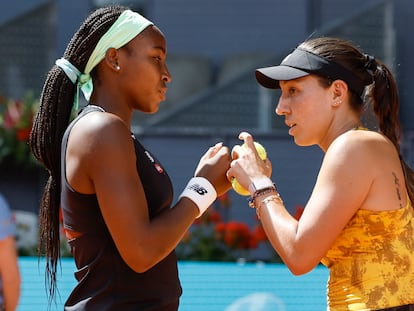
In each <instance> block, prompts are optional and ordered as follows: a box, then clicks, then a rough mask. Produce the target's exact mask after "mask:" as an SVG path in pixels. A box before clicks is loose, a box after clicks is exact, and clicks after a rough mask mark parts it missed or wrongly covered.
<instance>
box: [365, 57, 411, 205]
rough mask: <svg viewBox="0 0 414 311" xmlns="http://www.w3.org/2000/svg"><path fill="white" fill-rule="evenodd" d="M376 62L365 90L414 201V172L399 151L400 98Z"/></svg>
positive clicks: (387, 73)
mask: <svg viewBox="0 0 414 311" xmlns="http://www.w3.org/2000/svg"><path fill="white" fill-rule="evenodd" d="M376 64H377V66H376V70H373V72H372V75H373V80H374V83H373V84H372V85H371V86H369V87H368V89H367V92H368V95H369V96H370V97H371V99H372V105H373V110H374V112H375V114H376V115H377V118H378V126H379V129H380V131H381V132H382V133H383V134H384V135H385V136H387V137H388V138H389V139H390V140H391V141H392V143H393V144H394V146H395V148H396V149H397V151H398V154H399V155H400V160H401V165H402V168H403V172H404V177H405V182H406V185H407V191H408V195H409V197H410V200H411V202H412V203H414V172H413V170H412V169H411V168H410V166H409V165H408V164H407V163H406V162H405V161H404V160H403V159H402V157H401V152H400V140H401V125H400V121H399V116H398V113H399V109H400V100H399V95H398V87H397V83H396V81H395V79H394V76H393V75H392V73H391V71H390V70H389V69H388V68H387V66H386V65H385V64H384V63H382V62H380V61H378V60H377V61H376Z"/></svg>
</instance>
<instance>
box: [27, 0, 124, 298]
mask: <svg viewBox="0 0 414 311" xmlns="http://www.w3.org/2000/svg"><path fill="white" fill-rule="evenodd" d="M124 10H126V8H125V7H121V6H110V7H105V8H100V9H97V10H96V11H94V12H93V13H91V15H89V16H88V17H87V18H86V20H85V21H84V22H83V24H82V25H81V26H80V28H79V30H78V31H77V32H76V33H75V34H74V36H73V37H72V39H71V41H70V42H69V44H68V46H67V48H66V50H65V53H64V55H63V57H64V58H65V59H66V60H68V61H69V62H71V63H72V64H73V65H74V66H75V67H76V68H78V70H79V71H81V72H83V71H84V69H85V67H86V63H87V62H88V59H89V57H90V55H91V54H92V52H93V50H94V48H95V46H96V45H97V43H98V41H99V39H100V38H101V37H102V36H103V35H104V34H105V33H106V32H107V31H108V29H109V28H110V27H111V26H112V24H113V23H114V22H115V21H116V20H117V18H118V17H119V16H120V15H121V13H122V12H123V11H124ZM94 74H96V73H94V72H93V71H92V73H91V75H94ZM75 92H76V85H75V84H73V83H72V82H71V80H70V79H69V78H68V77H67V76H66V74H65V73H64V72H63V70H62V69H60V68H59V67H57V66H56V65H55V66H53V67H52V68H51V69H50V71H49V73H48V74H47V77H46V80H45V83H44V86H43V90H42V93H41V96H40V108H39V110H38V112H37V114H36V117H35V120H34V124H33V127H32V131H31V134H30V140H29V146H30V149H31V152H32V153H33V155H34V157H35V158H36V159H37V160H38V161H39V162H40V163H41V164H42V165H43V166H44V167H45V168H46V170H47V171H48V173H49V178H48V180H47V182H46V186H45V188H44V191H43V195H42V198H41V202H40V210H39V227H40V232H39V240H40V241H39V256H40V255H45V257H46V283H47V288H48V294H49V302H50V301H51V300H52V299H53V297H54V294H55V291H56V268H57V263H58V260H59V258H60V239H59V212H60V191H61V185H60V182H61V179H60V178H61V162H60V161H61V143H62V137H63V134H64V132H65V130H66V128H67V126H68V124H69V122H70V119H71V115H72V106H73V99H74V96H75Z"/></svg>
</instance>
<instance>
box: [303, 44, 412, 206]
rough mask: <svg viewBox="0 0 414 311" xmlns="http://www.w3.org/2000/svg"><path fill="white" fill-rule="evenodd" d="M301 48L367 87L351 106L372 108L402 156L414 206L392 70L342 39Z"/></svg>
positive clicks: (358, 108)
mask: <svg viewBox="0 0 414 311" xmlns="http://www.w3.org/2000/svg"><path fill="white" fill-rule="evenodd" d="M300 47H301V48H303V49H305V50H307V51H309V52H312V53H314V54H317V55H320V56H322V57H324V58H326V59H329V60H331V61H334V62H336V63H338V64H340V65H342V66H343V67H344V68H346V69H348V70H349V71H351V72H352V73H353V74H354V75H355V76H356V77H357V78H358V79H359V80H360V81H361V83H363V84H364V85H367V87H366V88H365V94H363V96H361V94H356V93H355V92H353V91H352V90H351V107H352V108H353V109H354V110H355V111H357V112H359V113H361V112H362V111H363V110H364V108H365V107H364V105H366V104H369V105H372V110H373V111H374V112H375V115H376V116H377V122H378V128H379V130H380V131H381V132H382V133H383V134H384V135H385V136H386V137H387V138H388V139H390V141H391V142H392V143H393V144H394V146H395V148H396V149H397V152H398V154H399V155H400V160H401V165H402V169H403V172H404V177H405V183H406V186H407V191H408V195H409V197H410V200H411V202H412V203H414V172H413V170H412V168H411V167H410V166H409V165H408V164H407V163H406V162H405V161H404V160H403V158H402V157H401V153H400V139H401V124H400V121H399V116H398V112H399V108H400V100H399V95H398V87H397V83H396V81H395V79H394V76H393V74H392V73H391V71H390V69H389V68H388V67H387V66H386V65H385V64H384V63H383V62H381V61H380V60H377V59H375V58H374V57H372V56H370V55H367V54H364V53H363V52H361V51H360V50H359V49H358V48H357V47H355V46H354V45H353V44H352V43H350V42H348V41H346V40H343V39H339V38H330V37H321V38H314V39H309V40H307V41H305V42H303V43H302V44H301V45H300Z"/></svg>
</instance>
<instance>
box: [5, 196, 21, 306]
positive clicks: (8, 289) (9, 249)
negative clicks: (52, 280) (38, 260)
mask: <svg viewBox="0 0 414 311" xmlns="http://www.w3.org/2000/svg"><path fill="white" fill-rule="evenodd" d="M14 234H15V222H14V218H13V216H12V213H11V210H10V207H9V205H8V203H7V201H6V199H5V198H4V197H3V196H2V195H1V194H0V311H15V310H16V309H17V304H18V302H19V297H20V282H21V280H20V272H19V266H18V260H17V251H16V243H15V237H14Z"/></svg>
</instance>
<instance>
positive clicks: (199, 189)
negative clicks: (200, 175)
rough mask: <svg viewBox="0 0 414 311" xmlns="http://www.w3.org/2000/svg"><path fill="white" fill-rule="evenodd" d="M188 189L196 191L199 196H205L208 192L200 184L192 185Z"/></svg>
mask: <svg viewBox="0 0 414 311" xmlns="http://www.w3.org/2000/svg"><path fill="white" fill-rule="evenodd" d="M188 189H190V190H194V191H195V192H197V193H198V194H199V195H205V194H206V193H207V192H208V191H207V189H206V188H204V187H202V186H200V185H199V184H192V185H190V186H189V187H188Z"/></svg>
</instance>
